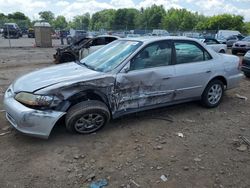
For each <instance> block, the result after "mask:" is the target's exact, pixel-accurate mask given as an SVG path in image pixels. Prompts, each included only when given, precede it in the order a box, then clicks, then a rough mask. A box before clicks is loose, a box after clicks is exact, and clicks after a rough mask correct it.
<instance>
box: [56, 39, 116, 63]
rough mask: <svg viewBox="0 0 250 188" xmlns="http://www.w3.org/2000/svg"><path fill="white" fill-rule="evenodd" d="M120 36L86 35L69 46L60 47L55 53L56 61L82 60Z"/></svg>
mask: <svg viewBox="0 0 250 188" xmlns="http://www.w3.org/2000/svg"><path fill="white" fill-rule="evenodd" d="M118 38H119V37H117V36H113V35H100V36H97V37H93V38H92V37H91V38H89V37H86V38H84V39H81V40H79V41H77V42H75V43H74V44H71V45H69V46H66V47H63V48H58V49H57V50H56V54H54V59H55V63H56V64H59V63H65V62H71V61H75V60H80V59H82V58H84V57H86V56H87V55H89V54H91V53H93V52H94V51H96V50H97V49H99V48H101V47H103V46H104V45H106V44H108V43H110V42H113V41H114V40H117V39H118Z"/></svg>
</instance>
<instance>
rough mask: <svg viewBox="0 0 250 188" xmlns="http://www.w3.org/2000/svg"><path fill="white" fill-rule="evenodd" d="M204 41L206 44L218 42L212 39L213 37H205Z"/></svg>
mask: <svg viewBox="0 0 250 188" xmlns="http://www.w3.org/2000/svg"><path fill="white" fill-rule="evenodd" d="M205 43H206V44H208V45H211V44H218V43H217V41H216V40H213V39H206V40H205Z"/></svg>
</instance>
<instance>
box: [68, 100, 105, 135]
mask: <svg viewBox="0 0 250 188" xmlns="http://www.w3.org/2000/svg"><path fill="white" fill-rule="evenodd" d="M109 119H110V113H109V109H108V107H107V106H106V105H105V104H104V103H103V102H100V101H96V100H89V101H83V102H80V103H78V104H76V105H74V106H73V107H71V108H70V109H69V111H68V113H67V115H66V128H67V130H68V131H70V132H77V133H80V134H89V133H93V132H96V131H97V130H99V129H101V128H102V127H103V126H104V125H105V124H107V122H108V121H109Z"/></svg>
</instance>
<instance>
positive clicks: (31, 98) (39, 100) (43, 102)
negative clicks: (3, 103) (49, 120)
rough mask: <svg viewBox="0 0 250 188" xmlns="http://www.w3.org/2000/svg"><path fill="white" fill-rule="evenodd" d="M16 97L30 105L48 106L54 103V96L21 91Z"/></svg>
mask: <svg viewBox="0 0 250 188" xmlns="http://www.w3.org/2000/svg"><path fill="white" fill-rule="evenodd" d="M15 99H16V100H17V101H19V102H20V103H22V104H25V105H28V106H37V107H48V106H50V105H51V104H52V102H53V100H54V96H49V95H34V94H32V93H26V92H20V93H18V94H16V96H15Z"/></svg>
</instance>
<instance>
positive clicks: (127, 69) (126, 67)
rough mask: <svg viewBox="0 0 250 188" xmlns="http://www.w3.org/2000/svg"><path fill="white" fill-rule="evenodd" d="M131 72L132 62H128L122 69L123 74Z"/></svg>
mask: <svg viewBox="0 0 250 188" xmlns="http://www.w3.org/2000/svg"><path fill="white" fill-rule="evenodd" d="M129 70H130V62H128V63H127V64H126V65H125V67H123V69H122V71H121V72H122V73H127V72H128V71H129Z"/></svg>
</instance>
